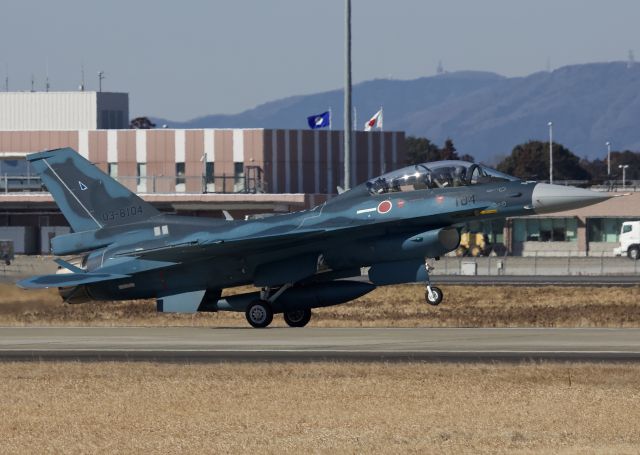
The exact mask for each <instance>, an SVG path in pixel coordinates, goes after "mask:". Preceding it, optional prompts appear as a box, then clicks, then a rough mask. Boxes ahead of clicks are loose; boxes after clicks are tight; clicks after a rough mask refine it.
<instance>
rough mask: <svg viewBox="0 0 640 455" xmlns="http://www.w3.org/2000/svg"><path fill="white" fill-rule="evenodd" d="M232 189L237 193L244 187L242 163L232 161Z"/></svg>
mask: <svg viewBox="0 0 640 455" xmlns="http://www.w3.org/2000/svg"><path fill="white" fill-rule="evenodd" d="M233 177H234V179H233V191H234V192H235V193H239V192H242V191H244V190H245V187H244V163H233Z"/></svg>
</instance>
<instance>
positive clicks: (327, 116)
mask: <svg viewBox="0 0 640 455" xmlns="http://www.w3.org/2000/svg"><path fill="white" fill-rule="evenodd" d="M307 123H308V124H309V128H311V129H312V130H315V129H318V128H326V127H327V126H330V125H331V112H330V111H326V112H323V113H322V114H318V115H312V116H310V117H307Z"/></svg>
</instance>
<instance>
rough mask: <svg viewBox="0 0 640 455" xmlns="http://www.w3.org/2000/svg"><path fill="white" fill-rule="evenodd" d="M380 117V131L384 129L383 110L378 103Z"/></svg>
mask: <svg viewBox="0 0 640 455" xmlns="http://www.w3.org/2000/svg"><path fill="white" fill-rule="evenodd" d="M380 117H382V121H381V122H380V132H382V131H384V130H383V128H384V112H383V111H382V104H381V105H380Z"/></svg>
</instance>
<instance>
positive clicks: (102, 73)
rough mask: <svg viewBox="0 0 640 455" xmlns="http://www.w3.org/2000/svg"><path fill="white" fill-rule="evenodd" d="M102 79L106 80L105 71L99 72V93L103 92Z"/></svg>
mask: <svg viewBox="0 0 640 455" xmlns="http://www.w3.org/2000/svg"><path fill="white" fill-rule="evenodd" d="M102 79H104V71H102V70H100V71H98V91H99V92H101V91H102Z"/></svg>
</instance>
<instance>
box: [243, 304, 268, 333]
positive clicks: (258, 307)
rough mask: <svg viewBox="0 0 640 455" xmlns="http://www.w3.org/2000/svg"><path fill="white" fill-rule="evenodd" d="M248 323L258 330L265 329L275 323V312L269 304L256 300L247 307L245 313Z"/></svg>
mask: <svg viewBox="0 0 640 455" xmlns="http://www.w3.org/2000/svg"><path fill="white" fill-rule="evenodd" d="M245 316H246V317H247V322H248V323H249V324H251V326H252V327H255V328H256V329H263V328H265V327H267V326H268V325H269V324H271V321H273V310H272V309H271V305H269V302H265V301H264V300H256V301H255V302H253V303H251V304H250V305H249V306H248V307H247V311H246V312H245Z"/></svg>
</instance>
